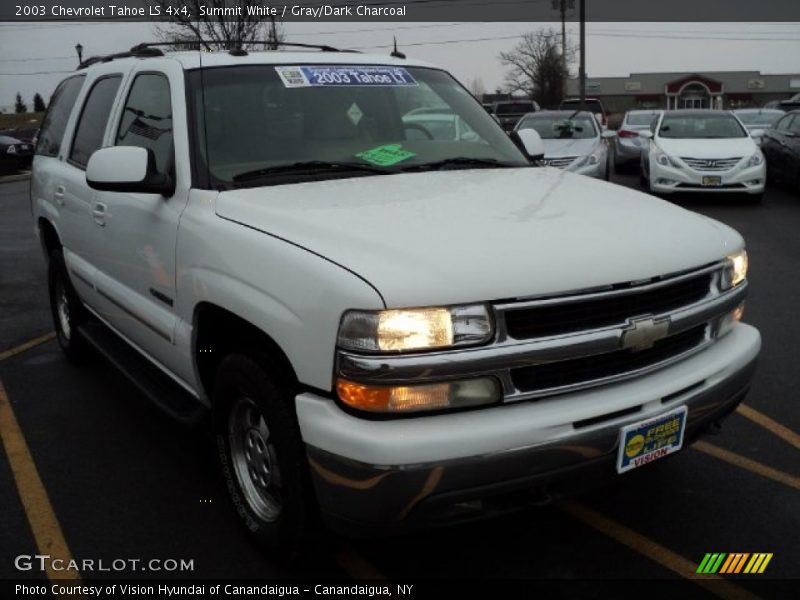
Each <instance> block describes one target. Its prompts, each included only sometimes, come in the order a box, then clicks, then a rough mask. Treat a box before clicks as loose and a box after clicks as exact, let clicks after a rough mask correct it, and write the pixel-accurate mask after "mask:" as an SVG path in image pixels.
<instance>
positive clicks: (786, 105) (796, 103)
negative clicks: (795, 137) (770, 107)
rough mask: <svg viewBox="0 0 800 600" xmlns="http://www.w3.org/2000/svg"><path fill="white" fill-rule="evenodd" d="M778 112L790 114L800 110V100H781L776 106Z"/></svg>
mask: <svg viewBox="0 0 800 600" xmlns="http://www.w3.org/2000/svg"><path fill="white" fill-rule="evenodd" d="M776 108H777V109H778V110H782V111H783V112H789V111H791V110H797V109H800V100H781V101H780V102H778V105H777V106H776Z"/></svg>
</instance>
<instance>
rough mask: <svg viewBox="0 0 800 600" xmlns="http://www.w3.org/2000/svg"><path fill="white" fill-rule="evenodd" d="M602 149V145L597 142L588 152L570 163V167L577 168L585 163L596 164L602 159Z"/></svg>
mask: <svg viewBox="0 0 800 600" xmlns="http://www.w3.org/2000/svg"><path fill="white" fill-rule="evenodd" d="M603 150H604V148H603V146H602V145H601V144H598V145H597V146H595V147H594V148H592V151H591V152H590V153H589V154H586V155H585V156H582V157H581V158H579V159H578V160H577V161H576V162H575V163H573V164H572V165H571V168H572V169H578V168H580V167H585V166H586V165H596V164H598V163H599V162H600V161H601V159H602V156H603Z"/></svg>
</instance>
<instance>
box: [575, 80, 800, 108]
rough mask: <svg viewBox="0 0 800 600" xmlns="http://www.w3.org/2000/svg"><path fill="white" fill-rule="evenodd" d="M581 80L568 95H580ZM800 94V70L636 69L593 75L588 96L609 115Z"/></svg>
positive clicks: (746, 103)
mask: <svg viewBox="0 0 800 600" xmlns="http://www.w3.org/2000/svg"><path fill="white" fill-rule="evenodd" d="M579 89H580V88H579V83H578V80H577V79H570V80H569V81H568V82H567V94H568V95H569V96H577V95H578V90H579ZM798 92H800V73H793V74H785V75H762V74H761V73H760V72H759V71H706V72H701V73H631V74H630V75H629V76H628V77H587V78H586V95H587V96H590V97H593V98H599V99H600V100H601V101H602V102H603V105H604V106H605V108H606V111H608V112H609V113H621V112H625V111H626V110H631V109H636V108H667V109H674V108H725V109H731V108H749V107H761V106H764V104H766V103H767V102H769V101H771V100H785V99H787V98H789V97H790V96H792V95H793V94H797V93H798Z"/></svg>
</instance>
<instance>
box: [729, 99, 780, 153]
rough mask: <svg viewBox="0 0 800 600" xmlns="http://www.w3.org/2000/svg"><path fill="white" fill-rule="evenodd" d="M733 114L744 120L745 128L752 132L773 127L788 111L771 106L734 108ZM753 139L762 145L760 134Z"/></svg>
mask: <svg viewBox="0 0 800 600" xmlns="http://www.w3.org/2000/svg"><path fill="white" fill-rule="evenodd" d="M733 114H734V115H736V117H737V118H738V119H739V120H740V121H741V122H742V125H744V126H745V129H747V131H748V132H749V133H751V134H752V133H753V132H754V131H759V130H760V131H766V130H767V129H772V128H773V127H774V126H775V123H777V122H778V119H780V118H781V117H782V116H784V115H785V114H786V113H785V112H783V111H782V110H778V109H770V108H740V109H738V110H734V111H733ZM753 139H754V140H755V141H756V144H758V145H759V146H760V145H761V137H760V136H756V137H753Z"/></svg>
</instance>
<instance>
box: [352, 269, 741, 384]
mask: <svg viewBox="0 0 800 600" xmlns="http://www.w3.org/2000/svg"><path fill="white" fill-rule="evenodd" d="M746 295H747V283H746V282H745V283H744V284H742V285H739V286H738V287H736V288H734V289H732V290H728V291H726V292H723V293H721V294H718V295H715V296H713V297H712V298H711V299H708V300H705V301H701V302H698V303H696V304H693V305H689V306H687V307H685V308H683V309H681V310H678V311H674V312H666V313H659V314H656V315H653V318H654V319H662V318H669V319H671V323H670V328H669V335H675V334H677V333H681V332H683V331H687V330H689V329H692V328H693V327H697V326H699V325H703V324H708V323H709V322H710V321H712V320H713V319H715V318H719V317H721V316H723V315H725V314H727V313H728V312H730V311H731V310H733V309H734V308H736V307H737V306H738V305H739V304H740V303H741V302H742V301H743V300H744V298H745V296H746ZM626 326H627V322H626V323H620V324H618V325H614V326H611V327H608V328H605V329H598V330H592V331H583V332H580V333H576V334H572V335H566V336H558V337H551V338H534V339H530V340H525V341H524V342H518V341H514V340H512V341H509V340H503V341H498V342H496V343H494V344H492V345H489V346H482V347H478V348H469V349H460V350H455V349H454V350H448V351H439V352H429V353H424V354H421V353H420V354H409V355H392V356H387V355H381V356H375V355H372V356H369V355H363V354H354V353H351V352H346V351H343V350H340V351H339V352H338V355H337V366H336V372H337V374H338V375H339V376H340V377H342V378H345V379H350V380H353V381H358V382H361V383H366V384H370V383H371V384H408V383H409V382H420V383H421V382H428V381H433V380H441V379H454V378H463V377H469V376H478V375H495V376H498V377H500V379H501V381H503V384H504V385H503V387H504V390H505V391H506V392H507V393H508V391H509V383H510V382H507V381H505V380H504V375H505V374H506V373H508V371H509V370H510V369H514V368H517V367H523V366H530V365H535V364H541V363H547V362H556V361H561V360H569V359H574V358H582V357H586V356H593V355H597V354H604V353H607V352H613V351H615V350H619V349H620V348H621V343H622V335H623V331H624V330H625V327H626ZM594 381H595V380H592V381H590V382H586V383H588V384H589V385H595V383H594ZM586 383H582V384H581V385H583V386H584V387H588V386H587V385H586Z"/></svg>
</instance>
